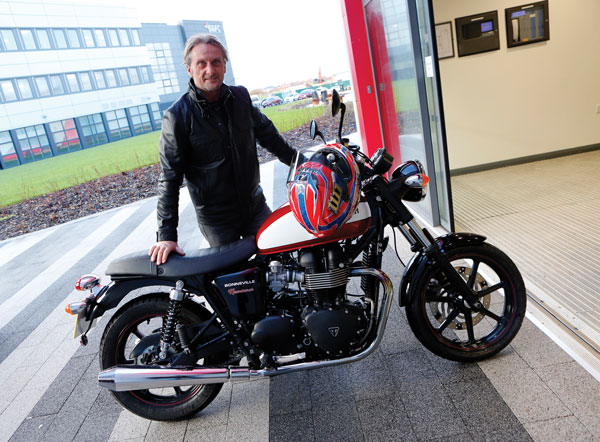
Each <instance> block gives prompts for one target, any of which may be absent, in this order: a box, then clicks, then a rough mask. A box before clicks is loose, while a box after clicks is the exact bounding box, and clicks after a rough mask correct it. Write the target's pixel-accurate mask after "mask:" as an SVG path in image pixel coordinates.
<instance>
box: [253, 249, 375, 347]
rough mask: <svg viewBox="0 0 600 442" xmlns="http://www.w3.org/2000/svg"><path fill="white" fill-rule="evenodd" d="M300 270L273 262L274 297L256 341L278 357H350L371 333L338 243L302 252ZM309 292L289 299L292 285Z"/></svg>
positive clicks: (270, 279) (270, 282) (269, 274)
mask: <svg viewBox="0 0 600 442" xmlns="http://www.w3.org/2000/svg"><path fill="white" fill-rule="evenodd" d="M298 266H299V268H296V269H292V268H291V266H286V265H284V264H282V263H280V262H279V261H273V262H271V265H270V270H271V271H270V272H267V283H268V286H269V289H270V290H271V291H272V292H273V293H274V296H273V301H272V304H271V306H270V307H269V309H268V313H267V316H266V317H265V318H264V319H262V320H260V321H258V322H257V323H255V325H254V330H253V333H252V341H254V342H255V343H256V344H258V345H260V346H261V347H262V348H264V349H265V350H266V351H270V352H272V353H273V354H279V355H285V354H291V353H298V352H307V353H309V354H313V355H315V356H339V355H345V354H348V353H349V352H350V351H351V350H352V349H353V348H354V347H355V344H357V343H358V342H359V341H360V340H361V339H362V338H363V337H364V335H365V333H366V332H367V330H368V325H369V317H368V315H367V313H366V312H367V306H366V305H365V304H364V302H362V301H357V302H350V301H349V300H348V297H347V295H346V285H347V282H348V275H349V273H350V269H349V268H348V267H347V266H346V265H345V259H344V253H343V250H342V248H341V246H340V245H339V244H337V243H333V244H328V245H326V246H322V247H312V248H307V249H303V250H301V251H300V252H299V255H298V261H297V262H296V267H298ZM294 282H298V283H302V288H303V290H300V291H298V292H296V295H293V296H292V295H289V293H288V291H287V290H286V289H287V287H288V284H290V283H294Z"/></svg>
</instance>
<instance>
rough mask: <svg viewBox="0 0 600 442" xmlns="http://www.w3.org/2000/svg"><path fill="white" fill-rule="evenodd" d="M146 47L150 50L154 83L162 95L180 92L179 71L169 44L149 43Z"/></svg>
mask: <svg viewBox="0 0 600 442" xmlns="http://www.w3.org/2000/svg"><path fill="white" fill-rule="evenodd" d="M146 47H147V48H148V49H149V50H150V57H151V66H152V72H153V73H154V81H155V83H156V86H157V87H158V89H159V91H160V93H161V94H162V95H166V94H172V93H174V92H179V89H180V88H179V83H178V82H177V71H176V70H175V62H174V61H173V55H172V54H171V47H170V46H169V44H168V43H149V44H147V45H146Z"/></svg>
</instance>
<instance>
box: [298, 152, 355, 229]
mask: <svg viewBox="0 0 600 442" xmlns="http://www.w3.org/2000/svg"><path fill="white" fill-rule="evenodd" d="M358 175H359V171H358V166H357V165H356V161H355V160H354V157H353V156H352V153H350V151H349V150H348V149H347V148H346V147H344V146H342V145H340V144H331V145H327V146H326V147H323V148H321V149H319V150H318V151H316V152H315V153H314V154H313V155H312V156H311V157H310V158H309V159H308V161H306V162H304V163H302V164H301V165H299V166H298V167H297V169H296V172H295V174H294V177H293V178H292V180H291V181H290V182H289V183H288V199H289V202H290V206H291V209H292V212H293V214H294V217H295V218H296V220H297V221H298V222H299V223H300V224H301V225H302V226H303V227H304V228H305V229H306V230H307V231H309V232H310V233H312V234H313V235H315V236H325V235H327V234H329V233H331V232H333V231H334V230H336V229H338V228H339V227H340V226H342V225H343V224H344V223H345V222H346V221H348V219H349V218H350V217H351V216H352V214H353V213H354V210H355V209H356V206H357V205H358V200H359V197H360V189H359V179H358Z"/></svg>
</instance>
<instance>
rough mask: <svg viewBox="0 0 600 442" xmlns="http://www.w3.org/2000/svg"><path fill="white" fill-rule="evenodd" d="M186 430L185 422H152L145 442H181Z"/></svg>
mask: <svg viewBox="0 0 600 442" xmlns="http://www.w3.org/2000/svg"><path fill="white" fill-rule="evenodd" d="M186 428H187V422H186V421H177V422H158V421H152V423H151V424H150V428H148V432H147V433H146V438H145V439H144V441H145V442H164V441H167V440H168V441H169V442H180V441H181V442H182V441H183V439H184V437H185V433H186Z"/></svg>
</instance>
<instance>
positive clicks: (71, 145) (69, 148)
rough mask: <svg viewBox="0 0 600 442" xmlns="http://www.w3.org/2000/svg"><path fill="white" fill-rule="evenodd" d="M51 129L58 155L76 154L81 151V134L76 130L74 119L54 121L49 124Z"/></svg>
mask: <svg viewBox="0 0 600 442" xmlns="http://www.w3.org/2000/svg"><path fill="white" fill-rule="evenodd" d="M49 127H50V134H51V136H52V140H53V141H54V146H55V148H56V152H57V153H59V154H61V153H67V152H74V151H76V150H80V149H81V142H80V141H79V134H78V133H77V129H76V128H75V120H74V119H73V118H68V119H66V120H62V121H54V122H52V123H50V124H49Z"/></svg>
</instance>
